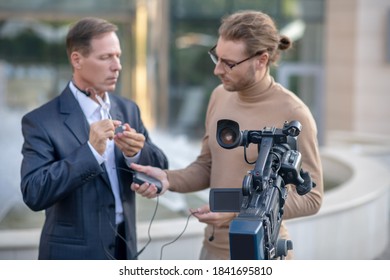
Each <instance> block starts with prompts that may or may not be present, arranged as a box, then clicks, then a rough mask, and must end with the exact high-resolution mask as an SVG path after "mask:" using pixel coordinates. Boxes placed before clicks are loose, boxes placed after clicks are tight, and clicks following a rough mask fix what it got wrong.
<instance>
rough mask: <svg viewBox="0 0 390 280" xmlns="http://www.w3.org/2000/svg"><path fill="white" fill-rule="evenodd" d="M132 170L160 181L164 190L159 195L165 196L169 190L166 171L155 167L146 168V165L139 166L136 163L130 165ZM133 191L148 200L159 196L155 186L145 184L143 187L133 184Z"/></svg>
mask: <svg viewBox="0 0 390 280" xmlns="http://www.w3.org/2000/svg"><path fill="white" fill-rule="evenodd" d="M130 168H131V169H133V170H135V171H138V172H143V173H145V174H146V175H149V176H151V177H153V178H156V179H157V180H160V181H161V183H162V187H163V188H162V190H161V192H160V193H159V195H161V194H163V193H164V192H166V191H167V190H168V188H169V181H168V176H167V173H165V172H164V170H162V169H160V168H157V167H153V166H145V165H139V164H135V163H132V164H131V165H130ZM131 189H132V190H133V191H135V192H136V193H138V194H140V195H142V196H143V197H146V198H154V197H156V196H157V188H156V186H155V185H154V184H148V183H144V184H142V185H139V184H136V183H132V184H131Z"/></svg>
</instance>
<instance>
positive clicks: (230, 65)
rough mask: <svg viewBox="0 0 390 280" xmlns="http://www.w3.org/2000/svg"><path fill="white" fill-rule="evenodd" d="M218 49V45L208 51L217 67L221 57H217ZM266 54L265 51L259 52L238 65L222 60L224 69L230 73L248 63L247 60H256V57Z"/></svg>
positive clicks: (237, 63)
mask: <svg viewBox="0 0 390 280" xmlns="http://www.w3.org/2000/svg"><path fill="white" fill-rule="evenodd" d="M216 48H217V45H215V46H214V47H212V48H211V49H210V50H209V51H208V54H209V55H210V58H211V60H212V61H213V62H214V63H215V65H217V64H218V62H219V60H220V59H219V57H218V55H217V53H216V52H215V49H216ZM263 53H264V50H262V51H258V52H256V53H255V54H254V55H251V56H249V57H247V58H245V59H243V60H241V61H239V62H236V63H229V62H227V61H226V60H225V59H222V58H221V63H222V65H223V67H224V69H225V70H226V71H227V72H229V71H231V70H232V69H233V68H234V67H236V66H237V65H240V64H241V63H243V62H245V61H247V60H249V59H251V58H254V57H255V56H258V55H261V54H263Z"/></svg>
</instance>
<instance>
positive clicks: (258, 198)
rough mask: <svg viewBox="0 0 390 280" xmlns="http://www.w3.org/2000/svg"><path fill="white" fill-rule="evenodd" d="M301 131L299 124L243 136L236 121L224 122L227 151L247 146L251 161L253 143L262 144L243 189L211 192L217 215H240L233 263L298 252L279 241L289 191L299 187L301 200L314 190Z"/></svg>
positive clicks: (220, 130) (220, 137) (233, 230)
mask: <svg viewBox="0 0 390 280" xmlns="http://www.w3.org/2000/svg"><path fill="white" fill-rule="evenodd" d="M301 128H302V127H301V124H300V123H299V122H298V121H292V122H289V123H288V122H285V123H284V125H283V128H275V127H266V128H264V129H263V130H245V131H240V129H239V125H238V123H237V122H235V121H232V120H226V119H224V120H219V121H218V124H217V141H218V144H219V145H220V146H221V147H223V148H225V149H233V148H236V147H238V146H243V147H244V155H245V160H246V161H247V159H246V150H245V149H246V148H247V147H248V146H249V144H252V143H253V144H257V145H258V157H257V160H256V162H252V163H249V162H248V161H247V162H248V163H249V164H255V166H254V168H253V170H250V171H248V173H247V174H246V175H245V176H244V179H243V182H242V187H241V188H232V189H231V188H226V189H225V188H213V189H211V190H210V209H211V211H212V212H238V213H239V214H238V216H237V217H236V218H235V219H234V220H233V221H232V222H231V224H230V228H229V242H230V257H231V259H261V260H263V259H277V258H284V257H285V256H286V255H287V251H288V250H291V249H292V242H291V241H290V240H283V239H279V238H278V235H279V230H280V225H281V222H282V218H283V212H284V204H285V201H286V199H287V188H286V187H285V186H286V185H287V184H294V185H295V186H296V188H297V192H298V193H299V194H300V195H304V194H306V193H307V192H309V191H310V190H311V188H312V187H313V184H312V182H311V179H310V176H309V175H308V173H306V172H303V171H302V169H301V165H302V156H301V154H300V153H299V151H298V150H297V137H298V135H299V133H300V131H301ZM260 147H261V148H260ZM302 175H303V177H304V178H305V179H306V180H304V179H303V178H302Z"/></svg>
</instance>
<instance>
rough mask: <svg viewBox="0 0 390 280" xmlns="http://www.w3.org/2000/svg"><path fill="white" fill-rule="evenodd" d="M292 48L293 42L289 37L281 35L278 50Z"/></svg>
mask: <svg viewBox="0 0 390 280" xmlns="http://www.w3.org/2000/svg"><path fill="white" fill-rule="evenodd" d="M290 47H291V40H290V38H288V37H287V36H284V35H281V36H280V40H279V46H278V48H279V49H280V50H287V49H288V48H290Z"/></svg>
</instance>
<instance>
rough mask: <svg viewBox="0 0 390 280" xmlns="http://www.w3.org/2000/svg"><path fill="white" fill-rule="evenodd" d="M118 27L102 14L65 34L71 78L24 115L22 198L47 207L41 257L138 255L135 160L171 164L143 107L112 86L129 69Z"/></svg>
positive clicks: (37, 207) (35, 206) (35, 207)
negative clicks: (123, 60) (125, 65)
mask: <svg viewBox="0 0 390 280" xmlns="http://www.w3.org/2000/svg"><path fill="white" fill-rule="evenodd" d="M116 31H117V27H116V26H115V25H113V24H112V23H109V22H107V21H105V20H102V19H98V18H84V19H82V20H80V21H78V22H77V23H75V24H74V25H73V26H72V27H71V29H70V30H69V32H68V35H67V39H66V44H67V53H68V57H69V60H70V62H71V65H72V68H73V77H72V80H71V81H69V84H68V85H67V87H66V88H65V89H64V91H63V92H62V93H61V95H59V96H58V97H55V98H54V99H53V100H51V101H49V102H48V103H46V104H44V105H42V106H41V107H39V108H37V109H35V110H33V111H32V112H30V113H28V114H26V115H25V116H24V117H23V119H22V132H23V137H24V144H23V147H22V154H23V161H22V167H21V190H22V194H23V198H24V201H25V203H26V204H27V205H28V206H29V207H30V208H31V209H32V210H34V211H40V210H45V211H46V219H45V223H44V226H43V230H42V234H41V239H40V246H39V259H136V258H137V243H136V214H135V194H134V192H133V191H132V190H131V189H130V185H131V183H132V180H133V177H132V173H131V172H130V168H129V166H130V164H131V163H141V164H146V165H154V166H158V167H161V168H167V167H168V161H167V158H166V156H165V155H164V153H163V152H162V151H161V150H160V149H159V148H158V147H157V146H155V145H154V144H153V143H152V141H151V140H150V138H149V135H148V132H147V130H146V128H145V127H144V125H143V123H142V120H141V117H140V111H139V108H138V106H137V105H136V104H135V103H134V102H132V101H130V100H127V99H125V98H122V97H120V96H118V95H115V94H111V93H109V92H113V91H114V90H115V87H116V83H117V79H118V75H119V72H120V70H121V68H122V66H121V63H120V56H121V48H120V42H119V39H118V37H117V35H116ZM151 187H152V188H155V186H154V185H152V186H151Z"/></svg>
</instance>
